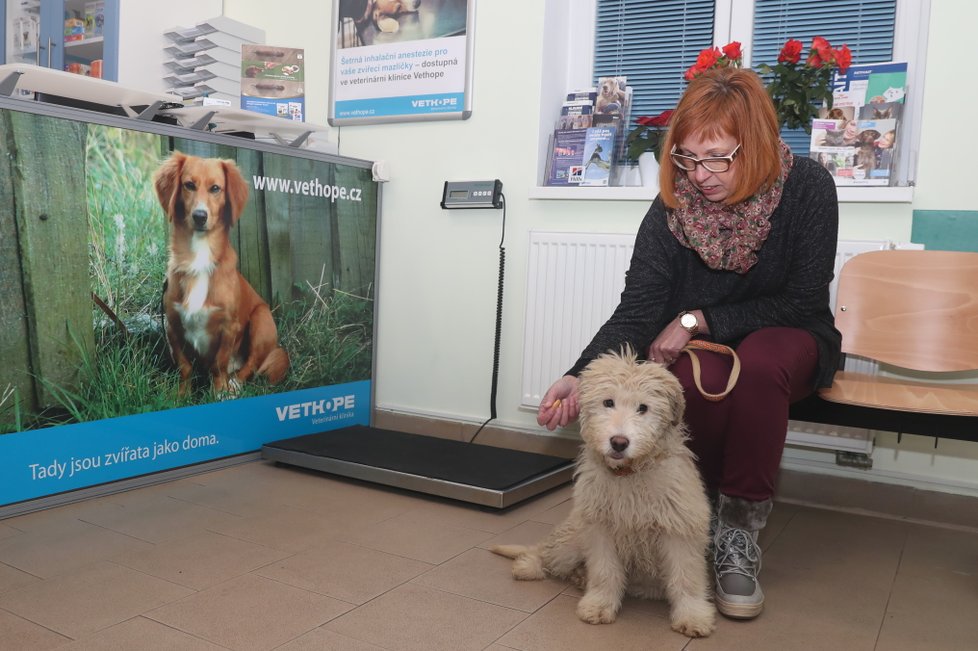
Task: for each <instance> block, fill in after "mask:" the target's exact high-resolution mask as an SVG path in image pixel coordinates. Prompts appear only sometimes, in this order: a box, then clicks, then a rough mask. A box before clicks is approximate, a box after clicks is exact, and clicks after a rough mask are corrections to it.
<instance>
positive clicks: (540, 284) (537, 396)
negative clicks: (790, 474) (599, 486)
mask: <svg viewBox="0 0 978 651" xmlns="http://www.w3.org/2000/svg"><path fill="white" fill-rule="evenodd" d="M634 241H635V236H634V234H617V233H558V232H546V231H530V245H529V252H528V264H527V284H526V320H525V324H524V332H523V373H522V385H521V393H522V397H521V405H522V406H523V407H526V408H529V409H533V410H536V408H537V407H538V406H539V405H540V401H541V399H542V398H543V395H544V393H546V391H547V389H548V388H549V387H550V385H551V384H552V383H553V382H554V380H556V379H557V378H558V377H560V376H561V375H562V374H563V373H564V372H565V371H567V369H569V368H570V367H571V365H572V364H573V363H574V362H575V361H577V358H578V356H579V355H580V353H581V351H582V350H584V347H585V346H587V344H588V343H589V342H590V341H591V338H592V337H593V336H594V333H595V332H597V330H598V328H600V327H601V325H602V324H603V323H604V322H605V321H606V320H607V319H608V317H610V316H611V313H612V312H613V311H614V309H615V307H616V306H617V305H618V300H619V297H620V296H621V292H622V289H624V287H625V271H626V270H627V269H628V264H629V262H630V260H631V255H632V247H633V245H634ZM894 246H895V245H893V244H891V243H890V242H884V241H864V240H840V241H839V244H838V248H837V250H836V257H835V278H838V277H839V271H840V270H841V269H842V265H843V264H845V262H846V261H847V260H849V259H850V258H851V257H853V256H854V255H857V254H859V253H863V252H865V251H872V250H878V249H883V248H890V247H894ZM899 248H903V246H901V247H899ZM829 292H830V300H831V303H830V304H831V305H834V304H835V296H836V281H835V280H833V281H832V285H831V286H830V290H829ZM846 369H848V370H858V371H862V372H868V373H875V371H876V364H875V363H874V362H871V361H869V360H860V359H847V360H846ZM806 429H809V430H810V429H811V428H806ZM847 429H848V428H847ZM863 431H865V430H863ZM820 436H822V434H819V433H815V434H811V432H809V433H806V434H805V435H804V436H803V437H802V438H803V440H802V441H798V442H801V443H804V444H805V445H820V443H819V441H818V440H817V439H818V437H820ZM813 437H814V438H813ZM790 438H791V437H790V436H789V440H790ZM830 438H832V439H833V440H834V439H835V438H836V437H830ZM847 438H851V434H847ZM857 438H860V439H862V438H863V437H857ZM821 447H831V448H834V449H840V448H844V449H851V448H852V447H853V446H852V445H848V444H846V445H838V444H836V443H831V444H830V445H823V446H821ZM859 447H860V448H861V447H862V444H859Z"/></svg>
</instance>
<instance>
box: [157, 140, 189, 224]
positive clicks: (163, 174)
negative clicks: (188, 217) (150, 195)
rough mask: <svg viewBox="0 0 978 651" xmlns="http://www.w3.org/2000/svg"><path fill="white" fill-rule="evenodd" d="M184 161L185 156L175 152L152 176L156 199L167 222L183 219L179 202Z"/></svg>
mask: <svg viewBox="0 0 978 651" xmlns="http://www.w3.org/2000/svg"><path fill="white" fill-rule="evenodd" d="M186 160H187V157H186V155H184V154H183V153H182V152H179V151H175V152H173V153H172V154H171V155H170V157H169V158H167V159H166V160H165V161H163V164H162V165H160V167H159V169H157V170H156V172H155V173H154V174H153V187H154V188H155V189H156V198H157V199H158V200H159V202H160V205H161V206H163V212H164V213H165V214H166V219H167V221H169V222H172V221H174V220H176V219H182V218H183V214H182V213H183V202H181V201H180V200H179V198H180V175H181V174H182V173H183V164H184V162H186Z"/></svg>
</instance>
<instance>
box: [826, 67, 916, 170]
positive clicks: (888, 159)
mask: <svg viewBox="0 0 978 651" xmlns="http://www.w3.org/2000/svg"><path fill="white" fill-rule="evenodd" d="M906 86H907V64H906V63H905V62H889V63H870V64H864V65H854V66H851V67H850V68H849V69H848V70H847V71H846V73H845V74H843V75H839V74H836V76H835V78H834V80H833V91H832V108H831V109H827V108H824V107H823V108H822V109H821V110H820V111H819V117H818V118H817V119H815V120H813V121H812V139H811V146H810V150H809V156H810V157H811V158H813V159H814V160H817V161H818V162H819V163H820V164H821V165H822V166H823V167H825V169H827V170H828V171H829V172H830V173H831V174H832V176H833V178H834V179H835V184H836V185H837V186H843V185H872V186H887V185H894V184H895V182H896V166H897V163H898V155H899V151H900V147H899V140H900V139H899V132H900V125H901V123H902V122H901V120H902V114H903V110H904V103H905V101H906V92H907V88H906Z"/></svg>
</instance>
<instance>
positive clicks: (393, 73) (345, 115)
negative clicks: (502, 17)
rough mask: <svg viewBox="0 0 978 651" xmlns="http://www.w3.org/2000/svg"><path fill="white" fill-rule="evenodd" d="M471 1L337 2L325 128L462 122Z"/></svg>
mask: <svg viewBox="0 0 978 651" xmlns="http://www.w3.org/2000/svg"><path fill="white" fill-rule="evenodd" d="M474 5H475V0H396V1H394V0H339V1H338V2H335V3H333V17H334V25H335V31H334V38H333V43H332V74H331V76H330V89H329V95H330V100H329V123H330V124H331V125H338V124H369V123H375V122H404V121H412V120H436V119H466V118H468V117H469V115H470V114H471V112H472V108H471V97H472V94H471V79H472V50H473V47H472V30H473V26H474V16H475V7H474Z"/></svg>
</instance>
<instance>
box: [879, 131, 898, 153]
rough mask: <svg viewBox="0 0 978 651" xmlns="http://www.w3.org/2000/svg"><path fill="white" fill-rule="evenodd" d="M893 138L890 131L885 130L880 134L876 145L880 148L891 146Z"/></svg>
mask: <svg viewBox="0 0 978 651" xmlns="http://www.w3.org/2000/svg"><path fill="white" fill-rule="evenodd" d="M894 138H895V136H894V134H893V132H892V131H887V132H886V133H884V134H883V135H882V136H880V139H879V143H878V146H879V148H880V149H889V148H890V147H892V146H893V139H894Z"/></svg>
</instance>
